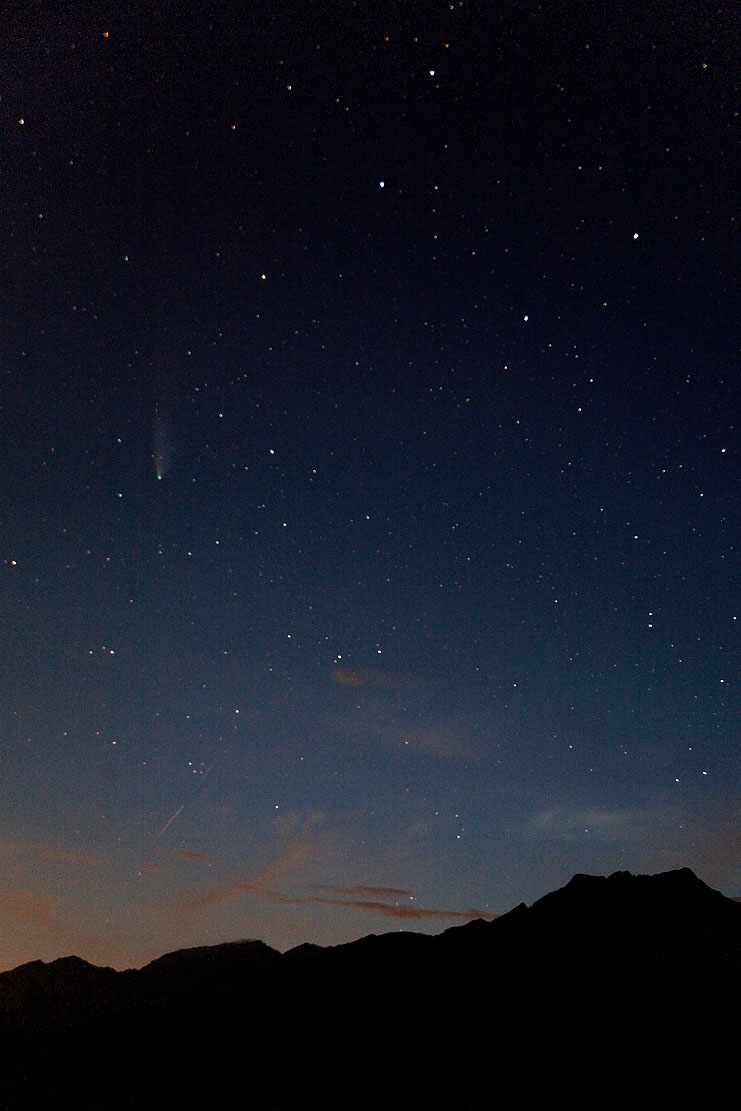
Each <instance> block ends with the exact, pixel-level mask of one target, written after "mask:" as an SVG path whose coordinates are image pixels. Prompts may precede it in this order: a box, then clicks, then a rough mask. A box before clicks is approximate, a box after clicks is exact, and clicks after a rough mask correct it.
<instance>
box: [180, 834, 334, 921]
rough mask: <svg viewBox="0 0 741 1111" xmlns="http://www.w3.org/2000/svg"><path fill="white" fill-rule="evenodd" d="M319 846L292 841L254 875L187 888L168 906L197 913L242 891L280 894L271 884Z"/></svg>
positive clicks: (296, 867) (269, 896)
mask: <svg viewBox="0 0 741 1111" xmlns="http://www.w3.org/2000/svg"><path fill="white" fill-rule="evenodd" d="M316 851H317V846H316V845H315V844H314V843H313V842H311V841H300V842H297V843H295V844H293V845H289V846H288V847H287V848H285V849H284V851H283V852H282V853H281V855H280V856H278V857H277V858H276V859H275V860H274V861H273V862H272V863H271V864H268V865H267V866H266V867H265V868H261V869H260V871H258V872H257V873H256V874H255V875H254V876H252V877H249V878H246V879H242V880H231V881H230V882H228V883H224V884H221V885H218V886H215V887H208V888H205V889H203V890H201V891H192V892H184V893H181V894H178V895H173V896H171V897H170V898H169V899H168V900H167V902H166V904H165V905H166V906H167V907H169V908H170V909H171V910H174V911H175V912H176V913H180V914H185V915H189V914H198V913H200V912H202V911H205V910H210V909H211V908H212V907H215V906H219V904H221V903H228V902H231V900H232V899H238V898H240V897H241V896H243V895H255V894H257V895H262V896H263V897H264V898H277V896H275V895H274V894H273V893H272V892H271V891H270V890H269V887H270V885H271V884H273V883H274V882H275V881H276V880H279V879H281V878H282V877H284V876H286V875H290V874H291V873H293V872H295V871H296V869H298V868H300V867H301V866H302V865H303V864H304V863H305V862H306V861H307V860H309V859H310V858H311V857H313V856H314V855H315V853H316Z"/></svg>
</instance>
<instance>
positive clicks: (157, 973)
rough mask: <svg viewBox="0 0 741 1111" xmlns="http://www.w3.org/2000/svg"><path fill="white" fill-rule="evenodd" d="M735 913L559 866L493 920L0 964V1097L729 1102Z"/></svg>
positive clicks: (735, 1087) (697, 897)
mask: <svg viewBox="0 0 741 1111" xmlns="http://www.w3.org/2000/svg"><path fill="white" fill-rule="evenodd" d="M740 988H741V905H739V904H738V903H736V902H734V901H733V900H731V899H727V898H725V897H724V896H723V895H721V894H720V893H718V892H717V891H713V890H712V889H711V888H709V887H707V886H706V885H705V884H704V883H702V882H701V881H700V880H699V879H697V878H696V877H695V876H694V875H693V873H692V872H690V871H689V870H687V869H683V870H681V871H677V872H667V873H664V874H661V875H657V876H632V875H630V874H629V873H627V872H620V873H616V874H615V875H613V876H610V877H609V878H607V879H605V878H602V877H591V876H575V877H574V879H572V880H571V882H570V883H569V884H567V886H566V887H564V888H562V889H561V890H559V891H555V892H553V893H551V894H550V895H546V896H545V897H544V898H542V899H540V900H539V901H538V902H536V903H535V904H534V905H533V906H532V907H530V908H527V907H525V906H524V905H521V906H519V907H517V908H516V909H515V910H513V911H511V912H510V913H509V914H506V915H504V916H503V917H502V918H499V919H497V920H496V921H494V922H483V921H477V922H472V923H470V924H468V925H466V926H460V927H456V928H454V929H451V930H447V931H446V932H445V933H443V934H440V935H439V936H437V937H429V936H426V935H422V934H410V933H394V934H384V935H381V936H378V937H376V936H370V937H367V938H363V939H362V940H360V941H357V942H353V943H351V944H349V945H342V946H337V947H335V948H327V949H323V948H319V947H316V946H311V945H304V946H301V947H299V948H298V949H294V950H292V951H290V952H288V953H286V954H283V955H281V954H280V953H278V952H276V951H275V950H273V949H270V948H269V947H268V946H266V945H263V944H262V943H261V942H257V941H254V942H253V941H249V942H235V943H234V944H230V945H218V946H212V947H207V948H200V949H190V950H183V951H180V952H177V953H171V954H168V955H167V956H164V957H161V958H160V959H159V960H156V961H153V962H152V963H151V964H149V965H147V966H146V967H145V968H143V969H140V970H130V971H126V972H115V971H114V970H112V969H107V968H96V967H94V966H93V965H90V964H87V963H86V962H85V961H82V960H80V959H79V958H77V957H68V958H64V959H62V960H58V961H54V962H52V963H51V964H43V963H42V962H40V961H36V962H33V963H31V964H27V965H23V966H21V967H20V968H17V969H15V970H13V971H12V972H6V973H3V974H2V975H0V1046H1V1047H2V1048H1V1049H0V1053H1V1054H2V1058H1V1062H0V1106H1V1107H3V1108H6V1109H11V1108H12V1109H15V1108H33V1109H39V1111H41V1109H46V1108H52V1107H53V1108H76V1109H78V1111H87V1109H93V1108H95V1109H98V1108H100V1109H103V1108H105V1109H116V1111H119V1109H122V1108H131V1109H134V1108H136V1109H138V1111H149V1109H153V1108H155V1107H156V1108H158V1109H160V1108H165V1109H169V1108H186V1109H191V1108H199V1109H200V1108H213V1109H218V1111H227V1109H229V1111H230V1109H237V1108H244V1109H260V1111H262V1109H264V1111H283V1109H288V1108H300V1107H302V1106H304V1105H318V1106H320V1107H322V1108H323V1109H333V1111H334V1109H337V1111H339V1109H343V1111H344V1109H354V1108H360V1109H370V1108H374V1109H375V1108H379V1107H381V1108H384V1107H385V1108H392V1109H396V1108H406V1107H414V1108H421V1109H423V1111H428V1109H441V1111H442V1109H443V1108H445V1109H455V1111H460V1109H472V1111H473V1109H475V1111H478V1109H480V1108H481V1109H485V1108H491V1109H492V1111H494V1109H497V1111H501V1109H504V1111H506V1109H509V1108H512V1109H514V1108H532V1107H543V1106H550V1105H561V1106H566V1107H568V1108H575V1107H576V1108H587V1107H588V1108H590V1109H593V1108H594V1109H597V1108H607V1107H609V1108H637V1107H643V1108H648V1107H651V1108H659V1109H663V1108H667V1109H669V1108H671V1109H674V1108H683V1107H687V1108H703V1109H707V1108H729V1109H730V1108H735V1107H737V1106H739V1102H740V1096H741V1086H740V1085H739V1082H738V1070H739V1055H738V1047H739V1024H738V1019H737V1008H738V1000H739V989H740Z"/></svg>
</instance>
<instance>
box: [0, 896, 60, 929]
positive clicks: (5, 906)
mask: <svg viewBox="0 0 741 1111" xmlns="http://www.w3.org/2000/svg"><path fill="white" fill-rule="evenodd" d="M56 912H57V906H56V903H55V901H54V900H53V899H51V898H49V896H48V895H37V894H36V893H35V892H33V891H5V892H2V893H0V915H1V916H2V917H4V918H10V919H11V920H12V921H14V922H24V923H29V924H30V925H32V926H36V927H37V928H38V929H40V930H49V929H51V928H52V927H54V926H55V925H56V916H57V913H56Z"/></svg>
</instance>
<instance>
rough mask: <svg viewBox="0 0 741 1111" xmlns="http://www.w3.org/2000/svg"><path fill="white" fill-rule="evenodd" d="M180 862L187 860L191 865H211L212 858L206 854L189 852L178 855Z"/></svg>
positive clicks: (184, 851)
mask: <svg viewBox="0 0 741 1111" xmlns="http://www.w3.org/2000/svg"><path fill="white" fill-rule="evenodd" d="M176 856H177V859H178V860H185V861H187V862H188V863H189V864H211V863H212V858H211V857H210V856H207V855H206V854H205V853H194V852H189V851H188V850H185V849H184V850H183V852H180V853H177V854H176Z"/></svg>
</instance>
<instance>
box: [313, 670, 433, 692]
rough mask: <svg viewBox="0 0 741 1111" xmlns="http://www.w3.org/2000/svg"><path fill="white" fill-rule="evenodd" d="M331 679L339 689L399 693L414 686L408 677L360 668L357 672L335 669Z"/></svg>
mask: <svg viewBox="0 0 741 1111" xmlns="http://www.w3.org/2000/svg"><path fill="white" fill-rule="evenodd" d="M332 678H333V679H334V681H335V683H339V684H340V686H341V687H376V688H380V689H383V690H392V691H401V690H411V689H412V687H414V685H415V683H414V680H413V679H411V677H410V676H408V675H392V674H390V673H389V672H388V671H378V670H377V669H376V668H372V667H362V668H358V669H357V670H354V669H351V668H348V667H336V668H335V669H334V670H333V672H332Z"/></svg>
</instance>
